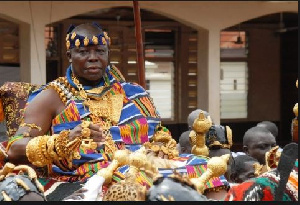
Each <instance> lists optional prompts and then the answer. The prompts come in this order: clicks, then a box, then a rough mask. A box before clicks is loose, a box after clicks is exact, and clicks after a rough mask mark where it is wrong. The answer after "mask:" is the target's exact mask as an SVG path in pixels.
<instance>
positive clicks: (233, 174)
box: [229, 173, 237, 182]
mask: <svg viewBox="0 0 300 205" xmlns="http://www.w3.org/2000/svg"><path fill="white" fill-rule="evenodd" d="M236 179H237V176H236V173H230V175H229V180H230V181H231V182H236Z"/></svg>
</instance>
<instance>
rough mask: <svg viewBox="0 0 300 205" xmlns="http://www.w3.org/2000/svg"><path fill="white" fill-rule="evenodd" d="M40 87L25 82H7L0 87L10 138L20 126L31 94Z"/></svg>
mask: <svg viewBox="0 0 300 205" xmlns="http://www.w3.org/2000/svg"><path fill="white" fill-rule="evenodd" d="M39 87H40V86H39V85H33V84H30V83H25V82H6V83H4V85H2V86H1V87H0V97H1V101H2V107H3V111H4V120H5V121H6V128H7V136H8V138H10V137H12V136H13V135H14V134H15V133H16V131H17V130H18V128H19V125H20V123H21V121H22V118H23V113H24V107H25V105H26V102H27V99H28V96H29V94H31V93H32V91H34V90H36V89H37V88H39Z"/></svg>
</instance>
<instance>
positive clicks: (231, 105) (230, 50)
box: [220, 31, 248, 119]
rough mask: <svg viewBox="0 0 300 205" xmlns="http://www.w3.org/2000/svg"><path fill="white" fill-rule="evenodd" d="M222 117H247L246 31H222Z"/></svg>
mask: <svg viewBox="0 0 300 205" xmlns="http://www.w3.org/2000/svg"><path fill="white" fill-rule="evenodd" d="M220 47H221V65H220V67H221V75H220V78H221V79H220V95H221V96H220V99H221V103H220V106H221V119H240V118H247V115H248V112H247V110H248V103H247V101H248V65H247V55H248V48H247V47H248V44H247V38H246V32H242V31H241V32H229V31H228V32H226V31H224V32H221V45H220Z"/></svg>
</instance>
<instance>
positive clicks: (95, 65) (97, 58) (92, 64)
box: [68, 45, 108, 81]
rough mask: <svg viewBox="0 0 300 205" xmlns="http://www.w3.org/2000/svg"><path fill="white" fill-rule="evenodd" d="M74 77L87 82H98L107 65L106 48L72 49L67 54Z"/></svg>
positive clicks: (87, 47) (98, 46) (100, 46)
mask: <svg viewBox="0 0 300 205" xmlns="http://www.w3.org/2000/svg"><path fill="white" fill-rule="evenodd" d="M68 56H69V59H71V60H72V68H73V72H74V74H75V76H76V77H79V78H82V79H84V80H87V81H99V80H100V79H101V78H102V77H103V74H104V72H105V68H106V67H107V65H108V47H107V46H106V45H92V46H86V47H80V48H73V49H72V50H71V51H70V53H69V54H68Z"/></svg>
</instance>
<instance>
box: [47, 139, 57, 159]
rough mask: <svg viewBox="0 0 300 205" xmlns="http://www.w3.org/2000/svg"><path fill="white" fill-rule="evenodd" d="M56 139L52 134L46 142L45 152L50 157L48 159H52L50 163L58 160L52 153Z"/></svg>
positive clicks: (53, 152)
mask: <svg viewBox="0 0 300 205" xmlns="http://www.w3.org/2000/svg"><path fill="white" fill-rule="evenodd" d="M56 137H57V135H56V134H54V135H52V136H51V137H50V138H49V140H48V141H47V152H48V154H49V155H50V157H51V158H52V161H55V160H58V158H59V157H58V155H57V154H56V152H55V151H54V145H55V139H56Z"/></svg>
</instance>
